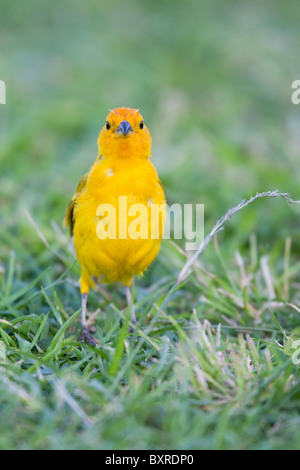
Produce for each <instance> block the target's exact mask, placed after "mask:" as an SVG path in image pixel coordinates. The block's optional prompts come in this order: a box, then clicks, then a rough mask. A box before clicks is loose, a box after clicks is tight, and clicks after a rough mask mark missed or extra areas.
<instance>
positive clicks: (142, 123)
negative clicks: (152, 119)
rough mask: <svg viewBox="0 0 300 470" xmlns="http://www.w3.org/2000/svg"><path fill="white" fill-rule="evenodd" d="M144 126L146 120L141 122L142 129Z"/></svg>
mask: <svg viewBox="0 0 300 470" xmlns="http://www.w3.org/2000/svg"><path fill="white" fill-rule="evenodd" d="M143 127H144V121H142V122H141V124H140V129H143Z"/></svg>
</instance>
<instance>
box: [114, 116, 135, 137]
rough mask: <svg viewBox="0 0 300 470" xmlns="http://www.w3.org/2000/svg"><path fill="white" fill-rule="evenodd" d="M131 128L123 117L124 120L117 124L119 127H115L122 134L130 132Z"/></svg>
mask: <svg viewBox="0 0 300 470" xmlns="http://www.w3.org/2000/svg"><path fill="white" fill-rule="evenodd" d="M132 130H133V129H132V127H131V125H130V124H129V122H128V121H126V120H125V119H124V121H122V122H121V123H120V124H119V127H118V128H117V132H122V134H123V135H127V134H128V133H129V132H131V131H132Z"/></svg>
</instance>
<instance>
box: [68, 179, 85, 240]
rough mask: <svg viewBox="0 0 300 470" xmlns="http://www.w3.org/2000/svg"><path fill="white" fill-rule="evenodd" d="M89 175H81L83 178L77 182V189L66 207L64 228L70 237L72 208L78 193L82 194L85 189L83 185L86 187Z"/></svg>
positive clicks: (72, 216) (72, 227)
mask: <svg viewBox="0 0 300 470" xmlns="http://www.w3.org/2000/svg"><path fill="white" fill-rule="evenodd" d="M89 174H90V172H88V173H86V174H85V175H83V177H82V178H81V180H80V181H79V183H78V186H77V189H76V193H75V194H74V196H73V197H72V200H71V201H70V203H69V205H68V207H67V210H66V213H65V218H64V227H67V226H68V227H69V229H70V236H71V237H72V236H73V229H74V223H75V218H74V208H75V205H76V200H77V198H78V196H79V195H80V193H81V192H82V190H83V189H84V188H85V185H86V182H87V180H88V177H89Z"/></svg>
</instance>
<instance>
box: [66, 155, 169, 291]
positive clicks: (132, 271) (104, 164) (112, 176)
mask: <svg viewBox="0 0 300 470" xmlns="http://www.w3.org/2000/svg"><path fill="white" fill-rule="evenodd" d="M120 197H121V199H120ZM125 198H126V208H127V213H125ZM164 202H165V197H164V192H163V189H162V187H161V185H160V183H159V180H158V177H157V173H156V170H155V168H154V167H153V165H152V164H151V162H150V161H149V160H142V159H141V161H137V162H136V161H135V162H132V161H130V160H122V161H118V162H109V161H97V162H96V163H95V165H94V167H93V168H92V170H91V174H90V177H89V180H88V183H87V185H86V188H85V189H84V191H83V192H82V193H81V194H80V196H79V197H78V199H77V201H76V207H75V210H74V218H75V225H74V243H75V250H76V255H77V259H78V262H79V264H80V265H81V268H82V276H83V277H84V278H85V279H84V280H85V282H86V283H89V281H88V277H90V276H95V277H97V278H99V280H100V281H102V282H119V281H121V282H123V283H124V284H125V285H128V284H130V282H131V279H132V278H133V276H135V275H139V274H142V273H143V272H144V271H145V269H147V267H148V266H149V265H150V264H151V263H152V261H153V260H154V259H155V257H156V256H157V254H158V251H159V248H160V243H161V238H162V235H163V229H164V218H165V208H164V206H163V204H164ZM135 204H142V206H143V207H144V208H145V209H144V212H143V214H141V212H139V211H137V212H135V211H133V212H132V214H134V215H130V210H131V208H133V209H137V208H138V207H137V206H134V205H135ZM104 205H105V206H106V205H109V206H107V209H111V208H112V209H114V210H115V215H116V217H115V226H114V224H110V227H108V225H109V222H110V219H109V218H108V210H107V212H105V206H104ZM154 206H156V208H159V210H158V211H155V214H156V216H155V218H154V217H153V212H152V209H153V208H154ZM112 213H113V211H112V212H111V214H112ZM157 213H158V214H159V219H157ZM143 216H144V217H143ZM154 220H155V222H154ZM104 222H106V223H105V224H103V223H104ZM137 222H140V223H137ZM157 222H158V223H159V225H158V226H157ZM125 223H126V227H125V225H124V224H125ZM154 225H155V227H154ZM108 229H109V230H108ZM107 231H108V232H109V236H106V238H105V233H104V232H107ZM146 232H147V236H146V235H145V234H146ZM139 233H140V237H138V234H139ZM132 235H133V237H132ZM141 237H144V238H141ZM153 237H154V238H153ZM90 284H91V283H90Z"/></svg>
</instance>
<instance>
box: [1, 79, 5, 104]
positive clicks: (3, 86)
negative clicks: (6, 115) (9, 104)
mask: <svg viewBox="0 0 300 470" xmlns="http://www.w3.org/2000/svg"><path fill="white" fill-rule="evenodd" d="M0 104H6V86H5V82H4V81H3V80H0Z"/></svg>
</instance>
